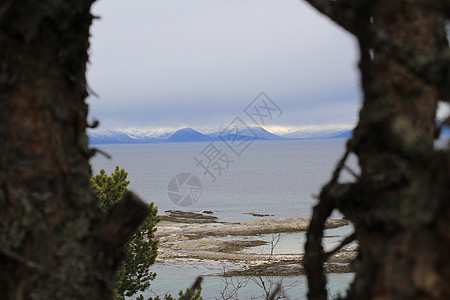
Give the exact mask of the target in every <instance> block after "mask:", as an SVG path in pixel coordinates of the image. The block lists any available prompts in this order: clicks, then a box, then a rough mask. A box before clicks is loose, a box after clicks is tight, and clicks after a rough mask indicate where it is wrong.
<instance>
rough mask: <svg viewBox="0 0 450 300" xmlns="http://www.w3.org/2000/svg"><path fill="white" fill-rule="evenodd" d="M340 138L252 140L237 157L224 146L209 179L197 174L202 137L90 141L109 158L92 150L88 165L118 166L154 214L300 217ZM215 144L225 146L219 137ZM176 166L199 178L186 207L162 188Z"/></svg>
mask: <svg viewBox="0 0 450 300" xmlns="http://www.w3.org/2000/svg"><path fill="white" fill-rule="evenodd" d="M344 143H345V140H343V139H332V140H302V141H255V142H254V143H253V144H251V145H250V146H249V147H248V148H247V149H246V150H245V151H244V152H243V153H242V155H241V156H240V157H238V156H236V155H234V154H233V153H232V152H231V151H228V152H227V154H228V158H229V160H233V162H231V163H230V164H229V167H228V169H225V170H223V171H221V172H222V174H221V176H220V177H219V176H216V178H217V179H216V181H215V182H212V178H211V176H210V175H208V174H206V175H203V174H204V170H203V169H202V168H201V167H197V166H196V164H197V163H196V161H195V160H194V157H200V155H199V153H200V152H201V151H202V150H203V149H205V147H207V146H208V143H203V142H202V143H176V144H137V145H136V144H132V145H99V146H96V147H98V148H100V149H102V150H103V151H105V152H107V153H109V154H110V155H112V157H113V158H112V160H108V159H106V158H104V157H102V156H100V155H97V156H96V157H94V159H93V160H92V167H93V171H94V172H95V173H98V171H99V170H100V169H101V168H103V169H105V170H106V171H107V172H108V173H111V172H112V171H113V170H114V167H115V166H116V165H119V166H120V167H121V168H124V169H125V170H126V171H127V172H128V177H129V180H130V181H131V184H130V186H129V187H130V189H131V190H133V191H135V192H136V193H137V194H138V195H140V196H141V197H142V198H143V199H144V200H145V201H148V202H151V201H153V202H154V203H155V204H156V206H158V207H159V212H160V214H164V212H165V211H166V210H175V209H183V210H189V211H203V210H209V211H214V212H215V214H216V215H217V216H218V217H219V218H220V219H221V220H223V221H244V220H251V219H254V217H252V216H251V215H248V214H246V213H262V214H271V215H274V217H277V218H292V217H299V216H301V217H306V216H310V214H311V207H312V205H313V204H314V203H315V199H314V197H313V195H314V194H318V192H319V191H320V187H321V185H323V184H324V183H325V182H326V181H327V180H328V179H329V177H330V173H331V171H332V169H333V166H334V164H335V162H336V160H337V159H338V158H339V157H340V155H342V152H343V149H344ZM215 145H216V146H217V147H218V148H219V147H221V148H222V150H223V151H227V150H229V149H227V148H226V146H225V145H224V144H223V143H215ZM223 167H225V165H224V166H223ZM180 172H187V173H191V174H193V175H195V176H196V177H197V178H198V179H199V180H200V181H201V184H202V194H201V197H200V199H199V200H198V202H197V203H195V204H194V205H193V206H191V207H187V208H180V207H178V206H177V205H175V204H173V203H172V202H171V201H170V199H169V197H168V194H167V187H168V184H169V182H170V180H171V179H172V177H173V176H175V175H176V174H178V173H180ZM216 173H217V171H216Z"/></svg>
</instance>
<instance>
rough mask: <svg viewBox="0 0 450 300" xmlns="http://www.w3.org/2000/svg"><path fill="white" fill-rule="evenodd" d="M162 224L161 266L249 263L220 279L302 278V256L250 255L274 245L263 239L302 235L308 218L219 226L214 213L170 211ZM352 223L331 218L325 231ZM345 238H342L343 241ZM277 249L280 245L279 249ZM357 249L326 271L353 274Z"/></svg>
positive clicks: (331, 263)
mask: <svg viewBox="0 0 450 300" xmlns="http://www.w3.org/2000/svg"><path fill="white" fill-rule="evenodd" d="M169 213H170V214H169V216H164V217H163V220H162V221H161V222H160V223H158V225H157V228H158V229H157V231H156V233H155V236H156V238H157V239H158V240H159V247H158V257H157V261H159V262H169V261H171V260H186V259H188V260H190V261H192V260H194V261H199V262H205V261H216V262H228V263H233V264H240V265H245V266H246V267H243V268H240V269H238V270H233V271H228V272H223V274H221V275H222V276H296V275H304V270H303V266H302V263H301V261H302V259H303V253H301V252H300V249H299V252H298V253H274V251H273V247H274V246H273V245H272V251H270V252H271V253H252V252H249V251H248V250H249V249H252V248H253V247H259V246H264V245H267V246H269V247H270V246H271V245H268V244H269V242H268V241H266V240H264V239H263V238H262V235H269V234H272V235H273V236H275V235H281V234H289V233H297V232H304V231H306V230H307V228H308V225H309V222H310V218H293V219H279V218H272V219H259V220H254V221H247V222H238V223H226V222H218V221H217V218H216V217H214V216H211V215H209V214H208V215H204V214H199V213H184V212H180V211H174V212H169ZM347 225H349V222H348V221H347V220H344V219H329V220H327V223H326V226H325V227H326V229H332V228H339V227H343V226H347ZM342 238H344V237H342ZM275 247H276V245H275ZM356 254H357V245H348V246H346V247H344V248H343V249H341V250H340V251H338V252H337V253H336V254H335V255H333V256H332V257H331V258H330V260H329V261H328V262H327V263H326V264H325V271H326V273H349V272H353V267H352V262H353V260H354V259H355V258H356Z"/></svg>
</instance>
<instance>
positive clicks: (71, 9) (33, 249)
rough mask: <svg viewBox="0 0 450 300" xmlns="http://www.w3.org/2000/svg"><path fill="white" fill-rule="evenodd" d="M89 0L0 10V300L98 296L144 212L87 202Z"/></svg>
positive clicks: (106, 292) (52, 0) (130, 205)
mask: <svg viewBox="0 0 450 300" xmlns="http://www.w3.org/2000/svg"><path fill="white" fill-rule="evenodd" d="M92 2H93V0H78V1H62V0H46V1H31V0H8V1H6V0H5V1H2V2H1V3H0V120H1V124H0V140H1V143H0V298H1V299H105V298H108V297H109V296H110V295H111V292H112V288H113V284H114V273H115V270H116V268H117V267H118V265H119V263H120V259H121V253H120V250H117V249H120V248H121V247H120V246H121V245H123V243H125V242H126V240H127V238H128V236H129V235H130V234H131V233H132V232H133V230H134V229H135V228H137V226H138V225H139V223H140V221H141V220H143V218H144V217H145V215H146V212H147V208H146V206H145V205H143V204H142V203H141V202H140V201H139V200H137V199H136V198H135V197H134V196H133V195H131V194H130V195H128V197H126V200H125V201H124V202H123V203H121V204H119V205H120V207H116V209H113V210H112V211H111V213H110V215H109V216H106V215H104V213H103V212H102V211H101V210H100V209H99V207H98V203H96V201H95V199H94V197H93V196H92V195H91V191H90V182H89V178H90V176H91V171H90V166H89V158H90V157H91V156H92V155H93V151H92V150H90V149H89V148H88V141H87V136H86V133H85V130H86V126H87V124H86V115H87V111H88V107H87V104H86V103H85V98H86V96H87V92H86V80H85V71H86V62H87V60H88V54H87V50H88V47H89V27H90V25H91V21H92V16H91V14H90V6H91V4H92Z"/></svg>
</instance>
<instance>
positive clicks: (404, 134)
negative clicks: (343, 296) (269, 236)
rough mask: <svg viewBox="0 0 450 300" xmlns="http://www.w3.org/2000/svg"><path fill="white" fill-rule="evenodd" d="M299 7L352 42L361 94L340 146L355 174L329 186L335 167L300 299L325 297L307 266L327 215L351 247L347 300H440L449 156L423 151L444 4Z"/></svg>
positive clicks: (444, 292)
mask: <svg viewBox="0 0 450 300" xmlns="http://www.w3.org/2000/svg"><path fill="white" fill-rule="evenodd" d="M308 2H310V3H312V4H313V5H314V6H315V7H317V8H319V9H320V10H321V11H322V12H325V13H327V14H329V16H330V17H331V18H332V19H333V20H335V21H336V22H338V23H339V24H341V25H342V26H343V27H344V28H346V29H348V30H349V31H350V32H352V33H353V34H355V36H356V37H357V38H358V40H359V45H360V52H361V61H360V70H361V82H362V84H361V85H362V89H363V94H364V100H363V107H362V109H361V112H360V120H359V123H358V125H357V128H356V129H355V131H354V135H353V137H352V139H351V140H350V141H349V143H348V147H347V148H348V153H352V152H353V153H355V154H356V155H357V156H358V159H359V165H360V169H361V172H360V174H359V176H358V178H357V179H356V180H355V182H354V183H351V184H342V183H339V181H338V175H339V172H340V171H341V169H343V168H344V166H345V159H344V160H343V161H342V164H341V165H340V166H338V170H337V172H336V173H335V176H334V177H333V178H332V180H331V181H330V182H329V183H328V184H327V185H326V186H325V187H324V189H323V190H322V193H321V199H320V202H319V204H318V205H317V207H316V208H315V211H314V216H313V223H312V226H311V228H310V231H309V233H308V245H307V247H306V248H307V254H306V258H305V260H306V268H307V270H309V271H308V272H309V274H308V276H309V280H310V283H309V286H310V291H309V298H310V299H323V298H324V297H326V294H325V293H324V289H323V288H322V286H321V284H320V282H321V281H323V277H322V274H316V272H315V271H314V270H313V267H318V263H319V262H323V260H324V257H325V255H323V254H321V253H319V254H318V252H320V250H321V247H320V246H318V244H317V241H318V240H320V238H321V234H320V233H318V230H320V224H321V219H324V216H328V215H329V214H330V213H331V211H332V210H333V209H334V208H337V209H339V210H340V211H341V212H342V213H343V214H344V215H345V216H346V217H347V218H349V219H350V220H351V221H352V222H353V223H354V225H355V231H356V240H357V241H358V243H359V256H358V259H357V262H356V263H355V269H356V277H355V281H354V283H353V285H352V287H351V289H350V291H349V293H348V295H347V299H450V255H449V253H450V251H449V249H450V154H449V151H448V150H446V151H437V150H435V149H434V145H433V144H434V138H435V135H436V134H438V132H437V127H436V108H437V103H438V100H447V101H448V100H449V99H448V84H449V81H450V75H449V74H450V63H449V56H448V55H449V48H448V42H447V37H446V33H445V21H446V19H448V15H449V14H450V12H449V11H445V10H443V9H445V8H448V6H446V5H448V3H447V2H446V1H441V2H440V5H439V4H438V2H439V1H434V2H433V1H426V0H421V1H406V0H380V1H359V2H358V3H356V2H357V1H349V0H346V1H344V0H341V1H339V0H338V1H308ZM332 2H334V3H335V4H331V3H332ZM344 2H345V3H347V6H345V5H342V3H344ZM324 3H326V4H324ZM321 5H325V6H321ZM327 5H328V8H331V10H330V9H329V10H325V9H324V8H326V6H327ZM345 11H347V12H351V13H348V14H344V13H343V12H345ZM314 227H315V228H314ZM315 241H316V242H315ZM319 273H320V272H319ZM311 280H316V282H311Z"/></svg>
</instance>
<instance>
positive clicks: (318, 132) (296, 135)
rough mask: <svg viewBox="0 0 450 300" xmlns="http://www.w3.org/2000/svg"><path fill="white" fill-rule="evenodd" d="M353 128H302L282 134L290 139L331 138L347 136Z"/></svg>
mask: <svg viewBox="0 0 450 300" xmlns="http://www.w3.org/2000/svg"><path fill="white" fill-rule="evenodd" d="M352 132H353V129H347V128H332V129H303V130H297V131H294V132H290V133H287V134H284V135H283V137H286V138H290V139H332V138H349V137H351V135H352Z"/></svg>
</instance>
